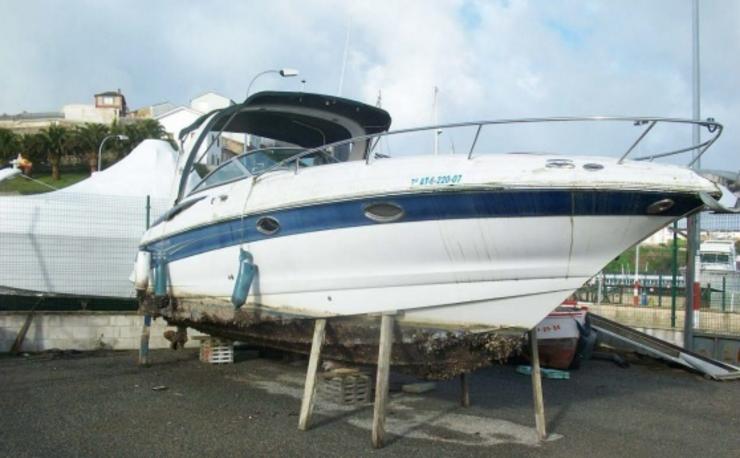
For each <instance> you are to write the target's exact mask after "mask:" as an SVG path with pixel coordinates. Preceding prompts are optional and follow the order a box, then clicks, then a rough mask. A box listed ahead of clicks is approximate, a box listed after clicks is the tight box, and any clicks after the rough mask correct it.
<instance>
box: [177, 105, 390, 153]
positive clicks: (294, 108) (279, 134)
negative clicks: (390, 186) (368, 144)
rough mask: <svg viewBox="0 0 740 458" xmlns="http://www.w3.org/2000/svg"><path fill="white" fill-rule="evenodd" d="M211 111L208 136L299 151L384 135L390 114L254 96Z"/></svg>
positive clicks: (200, 120)
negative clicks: (243, 136) (255, 139)
mask: <svg viewBox="0 0 740 458" xmlns="http://www.w3.org/2000/svg"><path fill="white" fill-rule="evenodd" d="M217 111H219V113H218V114H217V116H215V117H214V118H213V119H211V121H210V126H208V129H207V130H208V131H211V132H214V131H215V132H218V131H222V130H223V131H224V132H239V133H248V134H252V135H257V136H260V137H267V138H272V139H275V140H280V141H284V142H288V143H292V144H294V145H299V146H302V147H304V148H314V147H317V146H321V145H325V144H327V143H334V142H337V141H342V140H347V139H350V138H352V137H356V136H359V135H368V134H376V133H380V132H384V131H386V130H388V128H389V127H390V125H391V116H390V114H388V112H387V111H385V110H383V109H381V108H377V107H374V106H371V105H367V104H364V103H361V102H356V101H354V100H349V99H344V98H341V97H334V96H329V95H322V94H310V93H304V92H275V91H267V92H258V93H257V94H254V95H252V96H250V97H248V98H247V99H246V100H245V101H244V102H243V103H240V104H235V105H231V106H229V107H227V108H224V109H221V110H217ZM214 113H216V111H213V112H210V113H208V114H206V115H203V116H201V117H200V118H198V119H197V120H196V121H195V122H194V123H193V124H191V125H190V126H188V127H186V128H185V129H183V130H182V131H180V139H181V140H182V139H183V138H184V137H185V136H186V135H187V134H188V133H190V132H192V131H194V130H195V129H197V128H199V127H200V126H201V124H202V123H203V122H204V121H205V120H206V119H208V118H209V117H211V115H213V114H214Z"/></svg>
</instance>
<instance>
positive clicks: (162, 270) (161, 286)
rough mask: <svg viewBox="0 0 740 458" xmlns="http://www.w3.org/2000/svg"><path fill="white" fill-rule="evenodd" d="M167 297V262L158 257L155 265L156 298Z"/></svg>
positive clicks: (162, 257)
mask: <svg viewBox="0 0 740 458" xmlns="http://www.w3.org/2000/svg"><path fill="white" fill-rule="evenodd" d="M166 295H167V261H166V260H165V259H164V256H158V257H157V260H156V263H155V264H154V297H164V296H166Z"/></svg>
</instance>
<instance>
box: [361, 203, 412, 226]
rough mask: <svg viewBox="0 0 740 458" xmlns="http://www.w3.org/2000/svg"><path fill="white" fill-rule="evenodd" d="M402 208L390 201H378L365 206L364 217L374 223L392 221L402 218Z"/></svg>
mask: <svg viewBox="0 0 740 458" xmlns="http://www.w3.org/2000/svg"><path fill="white" fill-rule="evenodd" d="M403 214H404V212H403V208H401V206H400V205H397V204H393V203H390V202H378V203H374V204H369V205H367V206H365V217H367V218H369V219H371V220H373V221H375V222H376V223H392V222H394V221H398V220H399V219H401V218H403Z"/></svg>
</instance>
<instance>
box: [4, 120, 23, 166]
mask: <svg viewBox="0 0 740 458" xmlns="http://www.w3.org/2000/svg"><path fill="white" fill-rule="evenodd" d="M20 147H21V143H20V137H19V135H18V134H16V133H15V132H13V131H12V130H10V129H0V164H4V163H6V162H8V161H10V160H12V159H14V158H15V157H16V156H17V155H18V153H19V152H20Z"/></svg>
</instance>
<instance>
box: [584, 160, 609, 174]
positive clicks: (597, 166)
mask: <svg viewBox="0 0 740 458" xmlns="http://www.w3.org/2000/svg"><path fill="white" fill-rule="evenodd" d="M583 168H584V169H585V170H588V171H589V172H595V171H597V170H601V169H603V168H604V166H603V165H601V164H597V163H595V162H587V163H585V164H583Z"/></svg>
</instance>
